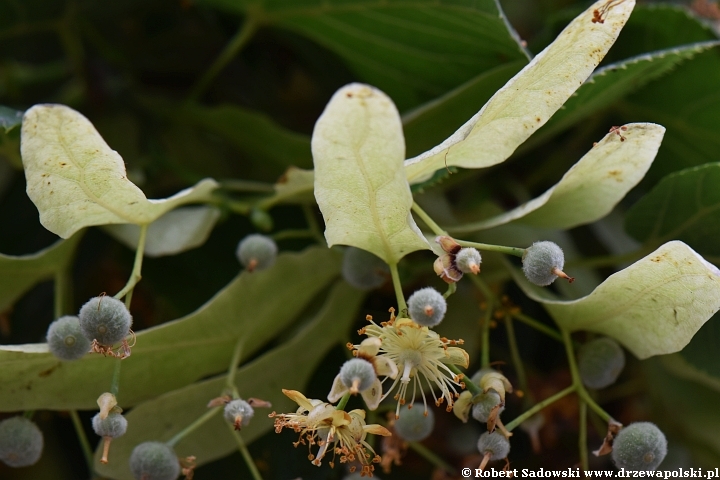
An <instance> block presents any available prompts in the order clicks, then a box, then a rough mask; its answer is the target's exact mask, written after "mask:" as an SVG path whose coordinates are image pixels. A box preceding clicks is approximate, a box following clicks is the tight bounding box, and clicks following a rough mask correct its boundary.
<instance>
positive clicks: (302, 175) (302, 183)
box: [261, 167, 315, 208]
mask: <svg viewBox="0 0 720 480" xmlns="http://www.w3.org/2000/svg"><path fill="white" fill-rule="evenodd" d="M314 183H315V172H314V171H312V170H303V169H302V168H297V167H290V168H288V169H287V171H286V172H285V173H284V174H283V175H282V177H280V178H279V179H278V181H277V182H276V183H275V185H274V187H273V188H274V190H275V194H274V195H272V196H271V197H269V198H266V199H265V200H263V201H262V202H261V206H263V207H266V208H267V207H270V206H272V205H275V204H278V203H308V202H310V203H312V202H313V195H312V191H313V185H314Z"/></svg>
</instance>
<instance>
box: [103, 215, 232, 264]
mask: <svg viewBox="0 0 720 480" xmlns="http://www.w3.org/2000/svg"><path fill="white" fill-rule="evenodd" d="M218 218H220V210H218V209H217V208H214V207H205V206H194V207H181V208H178V209H175V210H172V211H170V212H168V213H166V214H165V215H163V216H162V217H160V218H158V219H157V220H155V221H154V222H153V223H151V224H150V226H149V227H148V230H147V234H146V238H145V256H147V257H162V256H164V255H175V254H176V253H181V252H184V251H186V250H190V249H192V248H196V247H199V246H200V245H202V244H203V243H205V240H207V238H208V236H210V232H211V231H212V229H213V227H214V226H215V223H216V222H217V220H218ZM105 231H106V232H108V233H109V234H110V235H112V236H113V237H115V238H116V239H117V240H119V241H120V242H122V243H123V244H125V245H126V246H127V247H129V248H131V249H132V250H136V249H137V246H138V240H139V239H140V227H139V226H137V225H132V224H127V223H126V224H122V225H107V226H106V227H105Z"/></svg>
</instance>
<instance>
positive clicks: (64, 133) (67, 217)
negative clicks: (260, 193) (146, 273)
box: [20, 105, 217, 238]
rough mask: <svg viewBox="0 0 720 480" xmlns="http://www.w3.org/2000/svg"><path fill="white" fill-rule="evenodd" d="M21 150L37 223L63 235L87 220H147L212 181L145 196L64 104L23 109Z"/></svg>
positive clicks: (193, 197) (202, 195)
mask: <svg viewBox="0 0 720 480" xmlns="http://www.w3.org/2000/svg"><path fill="white" fill-rule="evenodd" d="M20 150H21V154H22V159H23V166H24V168H25V177H26V179H27V194H28V196H29V197H30V199H31V200H32V201H33V203H34V204H35V206H36V207H37V209H38V211H39V212H40V223H42V225H43V226H44V227H45V228H47V229H48V230H50V231H51V232H53V233H55V234H56V235H58V236H60V237H62V238H69V237H70V236H71V235H72V234H73V233H75V232H76V231H78V230H80V229H81V228H83V227H88V226H91V225H107V224H113V223H133V224H136V225H143V224H149V223H151V222H153V221H154V220H156V219H157V218H159V217H160V216H162V215H163V214H164V213H166V212H168V211H170V210H172V209H173V208H176V207H178V206H180V205H183V204H187V203H193V202H199V201H202V200H204V199H207V197H208V196H209V194H210V193H211V192H212V191H213V190H214V189H215V188H216V187H217V183H216V182H215V181H214V180H210V179H205V180H202V181H201V182H199V183H198V184H197V185H195V186H194V187H192V188H189V189H185V190H183V191H181V192H179V193H177V194H175V195H173V196H172V197H169V198H166V199H162V200H148V199H147V198H146V197H145V194H144V193H143V192H142V190H140V189H139V188H138V187H137V186H135V184H133V183H132V182H131V181H130V180H128V178H127V176H126V173H125V163H124V162H123V159H122V158H121V157H120V155H119V154H118V153H117V152H116V151H114V150H112V149H111V148H110V147H109V146H108V145H107V144H106V143H105V141H104V140H103V139H102V137H101V136H100V134H99V133H98V132H97V130H95V127H94V126H93V125H92V123H90V121H89V120H88V119H87V118H85V117H84V116H83V115H82V114H80V113H79V112H76V111H75V110H73V109H71V108H69V107H66V106H64V105H36V106H34V107H32V108H31V109H29V110H28V111H27V112H25V116H24V118H23V124H22V132H21V145H20Z"/></svg>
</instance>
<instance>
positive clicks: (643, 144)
mask: <svg viewBox="0 0 720 480" xmlns="http://www.w3.org/2000/svg"><path fill="white" fill-rule="evenodd" d="M622 128H625V129H626V130H622V129H620V130H618V131H617V132H611V133H608V134H607V135H605V137H604V138H603V139H602V140H601V141H600V142H598V143H597V144H596V145H595V146H594V147H593V148H592V149H591V150H590V151H589V152H588V153H587V154H585V156H583V158H581V159H580V161H578V162H577V163H576V164H575V165H574V166H573V167H572V168H571V169H570V170H568V171H567V173H566V174H565V175H564V176H563V177H562V179H561V180H560V182H558V183H557V184H556V185H555V186H553V187H551V188H550V189H549V190H548V191H546V192H545V193H543V194H542V195H540V196H539V197H537V198H534V199H532V200H530V201H529V202H527V203H525V204H523V205H520V206H519V207H517V208H515V209H513V210H510V211H509V212H505V213H503V214H502V215H498V216H496V217H492V218H489V219H487V220H483V221H480V222H476V223H471V224H466V225H463V226H461V227H456V228H448V231H450V232H452V233H466V232H472V231H476V230H483V229H486V228H492V227H496V226H498V225H503V224H506V223H510V222H514V221H517V222H520V223H523V224H525V225H530V226H533V227H541V228H557V229H567V228H572V227H576V226H578V225H585V224H588V223H592V222H594V221H595V220H599V219H600V218H602V217H604V216H605V215H607V214H608V213H610V211H611V210H612V209H613V207H614V206H615V205H617V203H618V202H619V201H620V200H622V199H623V198H624V197H625V195H626V194H627V192H629V191H630V189H631V188H633V187H634V186H635V185H637V184H638V182H639V181H640V180H642V178H643V177H644V176H645V173H646V172H647V171H648V169H649V168H650V165H651V164H652V162H653V160H654V159H655V155H656V154H657V151H658V149H659V148H660V143H661V142H662V138H663V135H664V134H665V127H662V126H660V125H656V124H654V123H631V124H628V125H625V126H624V127H622Z"/></svg>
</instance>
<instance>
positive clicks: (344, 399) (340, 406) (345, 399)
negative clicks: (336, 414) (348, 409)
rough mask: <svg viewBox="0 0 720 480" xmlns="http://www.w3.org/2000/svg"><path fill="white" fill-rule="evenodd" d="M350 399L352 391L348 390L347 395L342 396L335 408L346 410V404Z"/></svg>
mask: <svg viewBox="0 0 720 480" xmlns="http://www.w3.org/2000/svg"><path fill="white" fill-rule="evenodd" d="M348 400H350V392H347V393H346V394H345V395H343V396H342V398H341V399H340V401H339V402H338V404H337V407H335V410H344V409H345V405H347V403H348Z"/></svg>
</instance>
